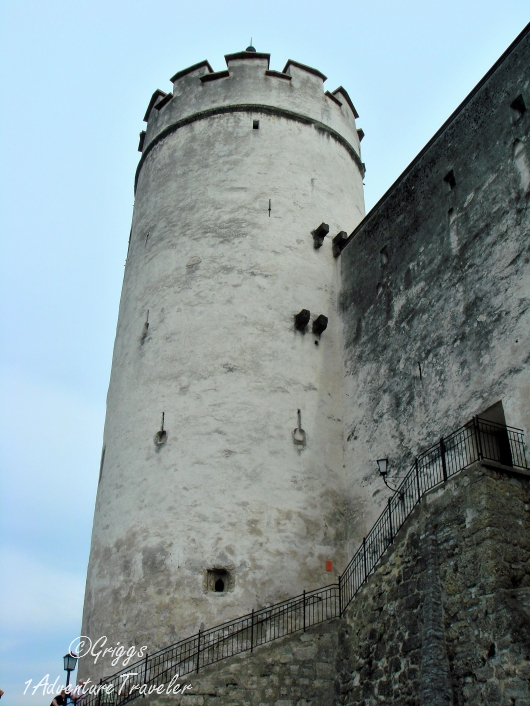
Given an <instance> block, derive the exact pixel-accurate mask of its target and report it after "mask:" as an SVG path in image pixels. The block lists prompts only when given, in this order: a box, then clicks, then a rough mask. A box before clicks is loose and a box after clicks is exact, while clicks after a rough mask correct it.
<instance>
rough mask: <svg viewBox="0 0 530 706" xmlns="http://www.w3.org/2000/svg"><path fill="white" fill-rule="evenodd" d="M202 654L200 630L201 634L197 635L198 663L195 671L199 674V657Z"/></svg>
mask: <svg viewBox="0 0 530 706" xmlns="http://www.w3.org/2000/svg"><path fill="white" fill-rule="evenodd" d="M200 654H201V631H200V630H199V634H198V635H197V665H196V667H195V671H196V672H197V674H198V673H199V658H200Z"/></svg>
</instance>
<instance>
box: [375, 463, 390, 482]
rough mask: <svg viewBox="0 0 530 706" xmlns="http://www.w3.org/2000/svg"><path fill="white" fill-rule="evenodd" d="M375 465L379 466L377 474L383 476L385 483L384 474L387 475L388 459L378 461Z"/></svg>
mask: <svg viewBox="0 0 530 706" xmlns="http://www.w3.org/2000/svg"><path fill="white" fill-rule="evenodd" d="M377 465H378V466H379V473H380V474H381V475H382V476H383V478H384V479H385V483H386V474H387V473H388V458H380V459H378V460H377Z"/></svg>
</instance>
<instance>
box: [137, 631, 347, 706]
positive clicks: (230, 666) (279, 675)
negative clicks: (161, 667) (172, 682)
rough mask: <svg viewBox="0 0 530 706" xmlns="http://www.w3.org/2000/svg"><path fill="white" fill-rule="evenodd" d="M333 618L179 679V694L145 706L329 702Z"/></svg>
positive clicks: (314, 705) (313, 705) (325, 705)
mask: <svg viewBox="0 0 530 706" xmlns="http://www.w3.org/2000/svg"><path fill="white" fill-rule="evenodd" d="M337 629H338V621H337V620H334V621H331V622H329V623H324V624H322V625H319V626H316V627H314V628H311V629H309V630H308V631H307V632H305V633H296V634H294V635H290V636H288V637H285V638H283V639H281V640H277V641H276V642H273V643H270V644H269V645H266V646H262V647H259V648H258V649H256V650H255V651H254V653H252V654H250V653H249V652H245V653H243V654H241V655H239V656H237V657H233V658H231V659H228V660H225V661H223V662H221V663H219V664H217V665H213V666H211V667H207V668H206V669H204V670H202V669H201V671H200V673H199V674H197V675H195V674H192V675H189V678H188V679H186V680H181V682H180V683H189V684H191V685H192V689H191V691H189V692H187V693H186V694H185V696H183V697H179V696H175V697H168V696H165V697H163V696H156V697H155V696H150V697H147V698H148V702H149V704H150V706H151V704H152V705H153V706H164V704H178V703H180V704H183V706H219V705H220V704H223V705H224V704H226V705H228V704H231V706H251V705H252V706H265V704H267V705H269V704H270V705H271V706H332V704H333V703H334V679H335V664H336V659H337Z"/></svg>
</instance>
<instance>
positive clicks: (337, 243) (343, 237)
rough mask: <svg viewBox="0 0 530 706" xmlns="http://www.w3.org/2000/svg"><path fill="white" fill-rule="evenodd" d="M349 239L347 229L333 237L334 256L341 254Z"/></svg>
mask: <svg viewBox="0 0 530 706" xmlns="http://www.w3.org/2000/svg"><path fill="white" fill-rule="evenodd" d="M347 240H348V234H347V233H346V231H345V230H341V232H340V233H338V234H337V235H336V236H335V237H334V238H333V240H332V241H331V242H332V243H333V257H338V256H339V255H340V254H341V252H342V249H343V248H344V244H345V243H346V241H347Z"/></svg>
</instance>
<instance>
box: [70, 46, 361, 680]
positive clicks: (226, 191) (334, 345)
mask: <svg viewBox="0 0 530 706" xmlns="http://www.w3.org/2000/svg"><path fill="white" fill-rule="evenodd" d="M225 58H226V64H227V70H225V71H219V72H213V71H212V69H211V67H210V65H209V63H208V62H207V61H204V62H201V63H199V64H196V65H195V66H192V67H190V68H188V69H185V70H184V71H180V72H179V73H177V74H176V75H175V76H174V77H173V79H172V82H173V92H172V93H168V94H165V93H164V92H162V91H156V92H155V93H154V95H153V97H152V99H151V102H150V103H149V107H148V110H147V113H146V116H145V120H146V121H147V129H146V132H145V133H142V135H141V140H140V150H141V151H142V157H141V159H140V163H139V166H138V171H137V176H136V200H135V206H134V215H133V223H132V229H131V237H130V243H129V250H128V255H127V263H126V268H125V275H124V283H123V291H122V297H121V304H120V312H119V320H118V326H117V333H116V342H115V348H114V356H113V364H112V374H111V380H110V387H109V392H108V399H107V417H106V423H105V432H104V445H103V452H102V459H101V471H100V479H99V487H98V495H97V502H96V510H95V517H94V527H93V535H92V548H91V554H90V564H89V570H88V579H87V588H86V597H85V608H84V618H83V632H84V634H86V635H89V636H90V637H91V638H92V639H97V638H98V637H100V636H102V635H106V636H108V639H109V644H112V645H115V644H116V642H118V641H119V642H121V644H122V645H127V646H130V645H141V644H146V645H147V646H148V649H149V652H153V651H154V650H155V649H157V648H161V647H163V646H166V645H169V644H170V643H171V642H174V641H175V640H177V639H180V638H182V637H186V636H187V635H188V634H191V633H193V632H195V631H197V630H198V629H199V628H200V627H201V626H202V627H210V626H212V625H215V624H219V623H221V622H223V621H224V620H228V619H231V618H233V617H235V616H238V615H241V614H243V613H245V612H247V611H250V610H251V609H252V608H254V607H257V606H263V605H266V604H267V603H272V602H275V601H278V600H281V599H283V598H286V597H289V596H292V595H295V594H297V593H300V592H301V591H302V590H304V589H311V588H314V587H317V586H321V585H323V584H325V583H326V582H332V581H334V580H335V576H336V573H337V572H338V571H340V570H342V568H343V565H344V563H345V560H346V556H347V554H346V553H347V549H348V547H347V542H346V541H345V538H346V531H345V530H346V522H347V519H348V513H349V507H350V503H349V502H348V500H347V498H346V494H345V487H346V484H345V478H344V473H345V472H344V467H343V422H342V380H343V372H342V355H341V331H340V323H339V319H338V315H337V306H336V305H337V290H338V285H339V277H340V258H338V259H336V258H335V257H334V253H333V244H332V239H333V238H334V237H335V236H336V235H337V234H340V233H341V232H347V233H349V232H350V231H351V230H352V229H353V228H354V227H355V226H356V225H357V224H358V223H359V221H360V220H361V218H362V217H363V215H364V201H363V186H362V176H363V171H364V168H363V165H362V162H361V159H360V147H359V135H358V132H357V129H356V126H355V118H356V117H358V116H357V114H356V112H355V108H354V106H353V104H352V102H351V100H350V98H349V96H348V94H347V93H346V91H345V90H344V89H343V88H338V89H337V90H335V91H334V92H333V93H330V92H329V91H328V92H324V90H323V81H324V80H325V76H323V75H322V74H321V73H320V72H319V71H317V70H315V69H312V68H310V67H308V66H304V65H302V64H299V63H297V62H295V61H288V62H287V64H286V66H285V68H284V70H283V72H279V71H271V70H269V55H268V54H263V53H258V52H256V51H255V50H254V49H253V48H252V47H249V48H248V50H247V51H245V52H240V53H237V54H230V55H228V56H226V57H225ZM321 224H327V225H328V226H329V233H328V235H327V237H324V236H325V235H326V232H327V229H326V227H324V226H322V227H321ZM341 237H343V236H339V238H338V240H337V241H336V242H335V245H336V246H337V243H339V242H340V240H341ZM336 253H337V247H335V254H336ZM302 310H307V312H310V319H309V322H307V313H306V312H303V311H302ZM298 314H300V316H297V315H298ZM326 319H327V327H326V328H325V330H322V328H323V326H325V324H326ZM330 571H331V573H330ZM91 669H92V670H93V669H94V667H93V665H92V667H90V664H89V663H86V664H85V671H87V672H90V671H91ZM113 671H115V668H113V667H111V666H110V665H108V664H107V665H105V668H104V669H102V668H101V660H100V662H99V663H98V666H97V673H98V676H104V675H105V674H109V673H112V672H113ZM88 675H89V674H88Z"/></svg>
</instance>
